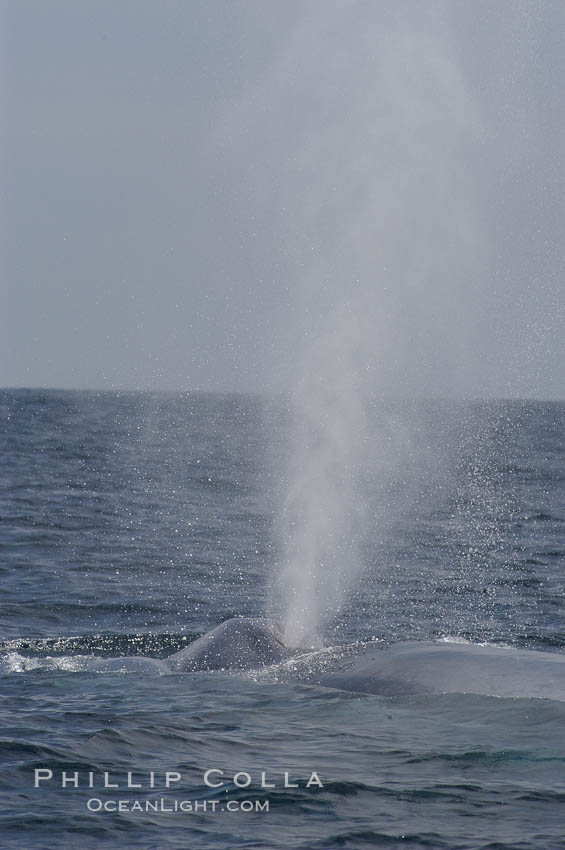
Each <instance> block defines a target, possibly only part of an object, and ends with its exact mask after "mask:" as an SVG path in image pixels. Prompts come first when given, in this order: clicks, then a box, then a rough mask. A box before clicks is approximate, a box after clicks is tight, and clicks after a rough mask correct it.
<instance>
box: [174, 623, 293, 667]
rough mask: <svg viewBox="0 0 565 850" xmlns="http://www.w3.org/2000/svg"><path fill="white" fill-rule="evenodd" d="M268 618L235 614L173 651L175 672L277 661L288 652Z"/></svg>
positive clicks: (253, 665) (274, 662)
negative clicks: (254, 617) (182, 647)
mask: <svg viewBox="0 0 565 850" xmlns="http://www.w3.org/2000/svg"><path fill="white" fill-rule="evenodd" d="M289 654H290V653H289V650H288V649H286V647H285V646H284V644H283V642H282V640H281V639H280V638H279V637H278V636H277V634H276V631H275V630H274V627H273V624H272V623H270V622H269V621H268V620H263V619H252V618H249V617H234V618H232V619H231V620H226V621H225V622H224V623H221V624H220V625H219V626H216V628H215V629H212V630H211V631H209V632H206V634H204V635H202V637H200V638H198V640H195V641H194V642H193V643H191V644H190V646H187V647H186V648H185V649H181V651H180V652H177V653H175V654H174V655H171V656H170V657H169V658H168V659H167V663H168V665H169V667H170V668H171V670H173V671H175V672H185V671H197V670H253V669H255V668H258V667H266V666H267V665H269V664H277V663H278V662H280V661H282V660H283V659H284V658H287V657H288V655H289Z"/></svg>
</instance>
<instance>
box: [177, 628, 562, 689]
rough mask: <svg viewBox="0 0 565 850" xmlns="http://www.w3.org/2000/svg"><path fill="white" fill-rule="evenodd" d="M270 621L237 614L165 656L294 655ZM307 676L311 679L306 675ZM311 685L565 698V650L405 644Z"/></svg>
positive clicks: (259, 660) (191, 666)
mask: <svg viewBox="0 0 565 850" xmlns="http://www.w3.org/2000/svg"><path fill="white" fill-rule="evenodd" d="M295 654H296V652H293V651H291V650H289V649H288V648H286V647H285V646H284V644H283V643H282V640H281V639H280V637H279V636H278V634H277V632H276V629H275V628H274V626H273V624H272V623H269V621H267V620H259V619H257V620H255V619H248V618H243V617H242V618H234V619H231V620H227V621H226V622H225V623H222V624H221V625H220V626H217V627H216V628H215V629H212V631H210V632H207V633H206V634H205V635H203V636H202V637H201V638H199V639H198V640H196V641H194V643H192V644H190V646H188V647H186V649H183V650H181V651H180V652H177V653H176V654H175V655H172V656H170V658H168V659H167V660H166V662H165V663H166V664H167V666H168V667H169V669H170V670H172V671H179V672H184V671H197V670H249V669H256V668H259V667H264V666H266V665H270V664H277V663H278V662H280V661H283V660H284V659H285V658H288V657H291V656H293V655H295ZM301 680H302V681H305V679H304V678H302V679H301ZM306 681H308V683H309V684H312V685H318V686H321V687H325V688H336V689H340V690H343V691H351V692H354V693H367V694H377V695H382V696H400V695H403V694H439V693H471V694H482V695H485V696H499V697H523V698H535V697H543V698H546V699H555V700H563V701H565V654H560V653H554V652H540V651H537V650H529V649H515V648H513V647H499V646H481V645H477V644H470V643H448V642H443V641H439V642H431V641H428V642H424V641H423V642H416V641H414V642H412V641H408V642H403V643H397V644H393V645H391V646H389V647H386V648H379V647H374V646H373V647H372V648H370V649H368V650H366V651H365V652H363V653H361V654H360V655H358V656H357V657H356V658H355V659H354V660H353V661H352V662H351V661H350V662H347V663H346V664H345V665H344V666H343V667H342V668H341V669H338V670H336V671H334V672H324V673H321V674H319V673H318V674H312V675H311V676H309V677H308V678H307V679H306Z"/></svg>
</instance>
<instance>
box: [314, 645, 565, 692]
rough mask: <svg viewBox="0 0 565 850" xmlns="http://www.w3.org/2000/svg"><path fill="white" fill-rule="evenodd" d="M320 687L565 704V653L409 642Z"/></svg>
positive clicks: (376, 652)
mask: <svg viewBox="0 0 565 850" xmlns="http://www.w3.org/2000/svg"><path fill="white" fill-rule="evenodd" d="M318 684H320V685H323V686H324V687H331V688H339V689H341V690H346V691H356V692H362V693H369V694H383V695H396V694H398V695H400V694H418V693H420V694H421V693H473V694H483V695H485V696H500V697H525V698H530V697H545V698H548V699H557V700H565V654H559V653H554V652H540V651H536V650H530V649H515V648H513V647H498V646H479V645H476V644H467V643H465V644H459V643H443V642H439V643H432V642H422V643H416V642H407V643H399V644H395V645H393V646H390V647H388V648H387V649H378V648H375V649H371V650H369V651H368V652H366V653H365V654H363V655H362V656H360V657H359V658H358V659H357V661H356V662H354V663H353V664H352V665H351V666H350V667H348V668H347V669H344V670H340V671H337V672H333V673H327V674H325V675H323V676H322V677H321V678H320V679H319V680H318Z"/></svg>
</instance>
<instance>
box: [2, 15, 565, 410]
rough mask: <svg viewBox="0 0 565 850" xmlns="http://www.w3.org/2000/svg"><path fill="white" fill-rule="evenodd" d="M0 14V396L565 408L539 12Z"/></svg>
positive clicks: (551, 61)
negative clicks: (381, 393)
mask: <svg viewBox="0 0 565 850" xmlns="http://www.w3.org/2000/svg"><path fill="white" fill-rule="evenodd" d="M1 8H2V38H3V55H4V59H3V73H2V79H3V84H2V97H3V106H2V112H3V114H4V121H3V124H4V141H3V155H2V169H1V171H2V182H3V204H2V218H3V232H4V247H3V277H4V281H3V298H2V302H3V306H2V309H1V320H0V321H1V325H0V333H1V346H0V354H1V361H0V386H31V387H38V386H47V387H78V388H80V387H85V388H86V387H91V388H103V387H108V388H111V387H128V388H134V387H141V388H153V389H158V388H162V389H193V388H201V389H211V390H214V389H222V390H230V389H233V390H258V389H264V388H266V389H278V388H281V387H285V386H286V387H289V386H292V385H293V382H294V381H295V380H296V376H297V374H298V373H299V372H300V369H301V366H300V364H301V363H303V361H304V357H307V356H308V355H307V351H308V347H309V345H310V341H311V340H312V338H316V337H319V336H322V337H323V334H324V333H326V334H329V335H330V336H331V335H332V334H333V333H334V331H333V330H332V328H333V327H338V326H339V327H340V328H341V327H343V328H344V329H345V330H344V331H343V334H344V340H342V343H343V345H345V347H346V348H347V345H348V340H349V338H350V337H351V344H352V347H353V346H354V344H355V343H356V339H355V337H356V336H357V335H359V336H360V337H361V338H362V340H363V344H362V345H361V346H360V349H359V351H357V352H354V354H355V356H357V357H358V358H360V361H361V362H362V364H363V366H362V368H363V369H366V372H367V374H368V375H369V376H372V375H374V376H376V377H375V381H376V383H377V384H378V385H379V387H382V388H384V389H385V390H386V391H393V392H398V393H399V394H401V395H403V394H413V393H414V392H425V393H432V394H436V395H445V394H447V395H449V394H471V395H487V396H493V395H494V396H505V397H509V396H531V397H538V398H544V397H545V398H564V397H565V367H564V362H565V294H564V286H565V281H564V274H565V263H564V257H565V242H564V236H565V231H564V226H563V225H564V221H565V164H564V161H563V151H565V4H564V3H563V2H562V0H555V2H552V0H545V2H544V0H540V2H535V0H531V1H530V2H520V0H497V2H493V0H473V2H469V0H453V1H452V2H434V0H418V1H417V2H415V1H414V2H411V0H292V2H287V0H277V2H273V0H245V2H240V0H203V1H202V2H201V0H179V1H178V2H177V0H151V2H149V0H110V1H109V2H108V1H107V0H7V2H6V0H4V2H2V5H1ZM344 311H345V312H344ZM342 315H343V316H346V318H344V320H343V324H339V323H340V322H341V319H338V324H337V325H336V324H335V321H336V319H335V317H336V316H338V317H340V316H342ZM332 316H333V317H334V318H333V320H332V321H333V322H334V325H332V322H331V321H329V320H328V317H332ZM352 316H353V319H354V321H353V320H352ZM328 321H329V324H328ZM323 328H325V329H326V330H325V331H324V330H322V329H323ZM328 328H330V330H329V331H328ZM348 335H349V336H348ZM342 347H343V346H342ZM340 350H341V349H340ZM339 356H340V357H341V354H340V355H339ZM322 359H323V349H322ZM371 380H372V378H371V377H369V378H368V386H370V385H371Z"/></svg>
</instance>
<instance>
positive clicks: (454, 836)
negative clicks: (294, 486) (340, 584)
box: [0, 390, 565, 850]
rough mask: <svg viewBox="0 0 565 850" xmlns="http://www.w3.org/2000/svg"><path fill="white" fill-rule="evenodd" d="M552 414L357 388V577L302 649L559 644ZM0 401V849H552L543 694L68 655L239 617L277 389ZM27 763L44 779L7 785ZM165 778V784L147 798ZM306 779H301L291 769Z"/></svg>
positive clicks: (250, 583)
mask: <svg viewBox="0 0 565 850" xmlns="http://www.w3.org/2000/svg"><path fill="white" fill-rule="evenodd" d="M564 412H565V407H564V405H562V404H557V403H553V404H552V403H529V402H528V403H525V402H524V403H522V402H512V403H510V402H500V403H494V402H491V403H488V404H487V403H483V404H479V403H477V404H470V403H465V404H464V403H460V404H455V403H449V404H448V403H441V404H432V403H431V402H430V403H424V402H421V403H417V404H401V403H398V404H390V405H388V406H379V405H377V404H374V405H373V408H372V414H371V415H372V417H373V424H374V431H375V434H376V435H377V439H376V440H375V442H374V444H372V445H371V446H368V447H367V463H366V467H365V471H364V480H363V481H362V482H361V484H360V493H359V498H360V499H361V500H362V501H363V503H364V504H365V505H366V511H365V520H366V521H365V528H364V535H363V539H362V540H361V541H360V545H361V552H362V558H363V562H364V565H365V572H364V574H363V577H362V580H361V581H360V582H359V583H358V584H357V586H356V587H355V588H354V590H353V592H352V595H351V597H350V599H349V601H348V604H347V605H346V606H344V608H343V609H342V610H341V611H339V612H335V613H334V616H333V617H331V618H329V620H328V624H327V634H326V640H327V642H328V644H330V645H338V644H350V643H351V642H353V641H357V640H366V639H368V638H372V637H375V638H378V639H385V640H387V641H389V640H396V639H405V638H416V639H429V638H441V637H444V638H449V639H467V640H472V641H477V642H491V643H506V644H512V645H519V646H524V647H531V648H536V649H542V650H545V651H547V652H560V651H561V652H562V651H564V649H563V647H564V645H565V619H564V614H563V600H564V591H565V571H564V569H563V567H564V560H565V523H564V516H565V488H564V481H565V466H564V460H565V425H564V422H565V420H564ZM0 415H1V426H0V452H1V461H0V476H1V484H2V486H1V491H0V493H1V495H0V499H1V501H0V576H1V587H2V597H1V626H0V629H1V631H0V657H1V659H2V660H1V662H0V664H1V667H0V669H1V678H0V695H1V706H2V710H1V712H0V724H1V730H0V758H1V761H2V767H1V771H0V793H1V794H2V813H1V815H0V847H7V848H8V847H9V848H23V850H35V848H71V847H72V848H76V846H77V845H78V846H81V847H84V848H85V850H90V848H98V847H108V848H132V850H133V848H136V850H139V848H144V850H146V848H156V849H157V848H158V850H162V848H228V847H246V848H313V849H314V848H332V850H333V848H338V847H350V848H358V847H359V848H362V847H385V848H388V847H391V848H393V847H394V848H396V847H402V848H423V847H427V848H449V850H456V848H460V849H461V850H463V848H465V850H471V848H492V850H494V848H498V849H499V850H500V848H512V850H526V848H558V847H565V838H564V836H565V735H564V726H565V704H564V703H561V702H555V701H551V700H546V699H529V700H526V699H499V698H495V697H481V696H476V695H470V694H467V695H465V694H444V695H435V696H432V695H428V696H410V697H408V696H405V697H394V698H391V697H386V698H385V697H375V696H366V695H358V694H357V695H353V694H347V693H342V692H339V691H329V690H324V689H322V688H315V687H308V686H306V685H304V684H301V683H298V682H293V681H292V679H291V677H290V678H289V677H288V675H285V676H282V675H281V676H280V677H277V676H276V675H270V676H269V677H261V676H259V677H254V676H252V675H245V676H243V675H241V676H235V675H228V674H221V673H213V674H212V673H208V674H207V673H199V674H176V675H151V674H150V672H148V671H147V670H139V671H138V672H129V673H127V674H124V673H120V672H111V673H110V672H105V673H104V672H95V669H93V667H92V665H91V666H90V667H89V666H88V664H87V663H86V661H87V660H88V657H90V656H95V657H97V658H99V657H108V656H110V657H116V656H128V655H145V656H153V657H156V658H161V657H164V656H166V655H168V654H170V653H171V652H172V651H174V650H177V649H180V648H182V647H183V646H185V645H186V644H187V643H188V642H189V641H191V640H192V639H194V638H195V637H196V636H198V635H200V634H202V633H203V632H204V631H206V630H207V629H209V628H211V627H212V626H214V625H216V624H217V623H218V622H220V621H222V620H225V619H227V618H228V617H231V616H234V615H236V614H242V615H249V616H257V615H261V614H263V613H264V611H265V607H266V599H267V597H268V592H267V588H268V586H269V583H270V582H271V580H272V577H273V574H274V572H275V571H276V569H277V568H278V562H279V560H280V552H279V545H278V543H277V540H276V536H275V533H274V528H275V520H276V516H277V512H278V504H279V501H280V498H281V495H282V490H283V489H284V482H282V481H281V474H280V470H282V469H283V468H284V454H285V451H286V449H285V433H286V425H287V418H288V417H287V412H286V411H285V409H284V404H283V403H282V402H281V403H279V402H276V401H271V402H268V403H267V402H265V401H261V400H260V399H258V398H252V397H244V396H229V395H223V396H220V395H154V396H150V395H141V394H121V395H118V394H111V393H102V394H100V393H74V392H55V391H49V392H47V391H45V392H43V391H23V390H22V391H3V392H2V393H1V394H0ZM85 657H86V660H85ZM90 661H92V658H90ZM208 768H212V769H217V770H221V771H223V776H222V777H221V778H222V779H223V784H222V785H221V787H219V788H210V787H207V786H206V784H205V782H204V779H203V774H204V772H205V770H206V769H208ZM36 769H38V770H50V771H52V773H53V779H52V780H48V781H47V780H46V781H44V782H41V784H40V786H39V787H38V788H35V787H34V771H35V770H36ZM62 771H66V772H67V775H68V776H71V777H73V776H74V772H75V771H76V772H78V777H77V778H78V781H79V787H78V788H74V787H72V783H69V785H68V786H67V787H65V788H62V787H61V773H62ZM128 771H131V772H132V776H131V782H132V783H136V784H141V785H142V788H141V789H132V788H130V789H128V788H127V787H124V786H125V785H126V783H127V773H128ZM166 771H171V772H175V773H180V774H181V778H180V780H179V781H173V780H171V783H170V787H169V788H167V787H166V778H165V772H166ZM238 771H239V772H243V773H249V775H250V777H251V780H250V784H249V786H248V787H245V788H237V787H236V786H235V784H234V782H233V775H234V773H237V772H238ZM261 771H265V772H266V781H267V782H269V783H271V784H272V783H274V784H275V786H276V787H275V788H262V787H261ZM285 771H287V772H288V775H289V776H288V778H289V780H290V781H292V782H293V783H294V784H298V786H299V787H298V788H285V787H284V773H285ZM312 771H316V772H317V774H318V775H319V777H320V780H321V782H322V783H323V787H322V788H319V787H317V786H316V785H313V786H312V787H310V788H306V787H305V782H306V781H307V779H308V778H309V777H310V774H311V773H312ZM90 772H91V773H92V784H93V786H94V787H93V788H89V787H87V786H88V782H89V773H90ZM104 772H107V773H108V780H107V781H108V782H109V783H113V784H116V783H118V784H119V785H120V787H119V788H118V789H111V788H108V789H104V788H103V787H102V785H103V783H104ZM151 772H153V782H152V785H153V787H150V781H151V780H150V777H151ZM42 775H45V774H42ZM213 776H214V778H218V777H220V774H214V775H213ZM243 780H244V781H246V780H245V777H243ZM89 801H91V802H90V804H89ZM92 801H94V802H92ZM118 801H122V803H123V801H128V802H127V804H123V806H122V808H123V809H124V810H123V811H113V810H111V811H91V810H89V805H90V809H92V808H96V807H97V806H99V805H103V804H104V803H108V805H109V808H110V809H112V808H115V807H116V806H117V804H118ZM156 801H157V802H156ZM183 801H189V802H190V804H191V806H192V809H193V810H192V811H174V810H169V809H174V807H175V805H177V806H178V805H179V804H180V803H181V802H183ZM257 801H258V802H259V804H260V805H261V806H266V805H268V811H267V810H262V811H255V810H254V808H255V806H256V803H257ZM135 803H137V808H135V807H134V804H135ZM146 804H149V806H147V805H146ZM196 804H198V807H197V809H198V810H196V811H194V808H195V805H196ZM228 804H229V805H228ZM157 805H159V806H160V809H159V810H157V811H156V810H155V806H157ZM249 806H251V807H252V809H253V810H251V811H245V810H242V808H243V809H245V808H246V807H247V808H248V807H249ZM230 807H231V808H232V809H233V810H231V811H230V810H229V808H230ZM146 809H148V810H146ZM213 809H216V810H215V811H214V810H213Z"/></svg>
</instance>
